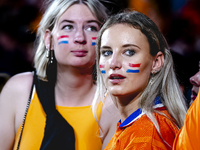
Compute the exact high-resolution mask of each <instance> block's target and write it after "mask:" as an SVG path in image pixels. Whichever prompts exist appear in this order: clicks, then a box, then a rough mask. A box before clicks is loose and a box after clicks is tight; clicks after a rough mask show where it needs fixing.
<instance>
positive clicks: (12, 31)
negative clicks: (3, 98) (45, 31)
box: [0, 0, 200, 102]
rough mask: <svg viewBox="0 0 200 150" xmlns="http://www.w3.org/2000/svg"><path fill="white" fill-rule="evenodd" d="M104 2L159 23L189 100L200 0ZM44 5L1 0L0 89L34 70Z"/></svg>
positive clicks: (198, 44) (38, 0)
mask: <svg viewBox="0 0 200 150" xmlns="http://www.w3.org/2000/svg"><path fill="white" fill-rule="evenodd" d="M102 1H103V0H102ZM103 3H104V4H105V5H106V7H107V8H108V9H109V10H111V14H115V13H117V12H119V11H121V10H124V9H126V8H128V9H132V10H136V11H139V12H142V13H144V14H145V15H147V16H148V17H149V18H151V19H152V20H153V21H154V22H155V23H156V24H157V25H158V27H159V28H160V30H161V32H162V33H163V35H164V36H165V37H166V40H167V42H168V43H169V46H170V48H171V52H172V55H173V59H174V64H175V71H176V74H177V77H178V80H179V84H180V87H181V88H182V91H183V93H184V94H185V96H186V98H187V101H188V102H189V101H190V95H191V87H192V85H191V84H190V82H189V78H190V77H191V76H193V75H194V74H195V73H196V72H197V71H198V70H199V60H200V57H199V56H200V0H110V1H109V0H107V2H103ZM43 6H44V0H0V91H1V89H2V87H3V85H4V84H5V83H6V81H7V80H8V79H9V78H10V77H11V76H13V75H15V74H17V73H20V72H25V71H32V70H34V68H33V58H34V53H35V50H36V45H35V37H36V31H37V26H38V23H39V21H40V19H41V17H42V14H43V12H44V7H43Z"/></svg>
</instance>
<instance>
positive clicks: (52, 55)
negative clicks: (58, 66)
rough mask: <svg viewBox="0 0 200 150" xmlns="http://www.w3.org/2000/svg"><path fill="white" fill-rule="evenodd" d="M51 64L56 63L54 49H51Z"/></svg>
mask: <svg viewBox="0 0 200 150" xmlns="http://www.w3.org/2000/svg"><path fill="white" fill-rule="evenodd" d="M50 55H51V56H50V64H53V63H54V51H53V50H50Z"/></svg>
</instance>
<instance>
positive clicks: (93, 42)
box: [91, 37, 97, 46]
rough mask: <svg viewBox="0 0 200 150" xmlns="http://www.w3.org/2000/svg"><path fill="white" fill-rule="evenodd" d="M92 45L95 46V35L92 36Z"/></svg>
mask: <svg viewBox="0 0 200 150" xmlns="http://www.w3.org/2000/svg"><path fill="white" fill-rule="evenodd" d="M91 40H92V44H91V45H92V46H95V45H96V41H97V37H92V39H91Z"/></svg>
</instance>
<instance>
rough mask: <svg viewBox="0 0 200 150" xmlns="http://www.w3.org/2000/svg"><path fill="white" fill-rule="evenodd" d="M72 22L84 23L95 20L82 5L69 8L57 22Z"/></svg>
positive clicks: (89, 11)
mask: <svg viewBox="0 0 200 150" xmlns="http://www.w3.org/2000/svg"><path fill="white" fill-rule="evenodd" d="M65 19H67V20H72V21H77V22H79V21H86V20H97V19H96V17H95V16H94V15H93V14H92V12H91V10H90V9H89V8H88V7H87V6H86V5H84V4H74V5H72V6H70V7H69V8H68V9H67V10H66V11H65V12H64V13H63V14H62V15H61V17H60V18H59V20H58V22H61V21H63V20H65Z"/></svg>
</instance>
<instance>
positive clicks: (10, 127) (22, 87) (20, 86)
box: [0, 73, 33, 150]
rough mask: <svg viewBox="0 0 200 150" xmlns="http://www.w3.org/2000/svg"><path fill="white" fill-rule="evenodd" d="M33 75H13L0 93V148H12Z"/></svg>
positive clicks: (5, 149) (3, 149) (6, 149)
mask: <svg viewBox="0 0 200 150" xmlns="http://www.w3.org/2000/svg"><path fill="white" fill-rule="evenodd" d="M32 80H33V75H32V73H23V74H18V75H16V76H13V77H12V78H10V79H9V80H8V82H7V83H6V84H5V86H4V88H3V90H2V92H1V94H0V120H1V121H0V149H1V150H8V149H12V146H13V144H14V139H15V134H16V132H17V129H18V128H19V126H20V125H21V123H22V120H23V115H24V112H25V109H26V103H27V101H28V97H29V94H30V89H31V85H32Z"/></svg>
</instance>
